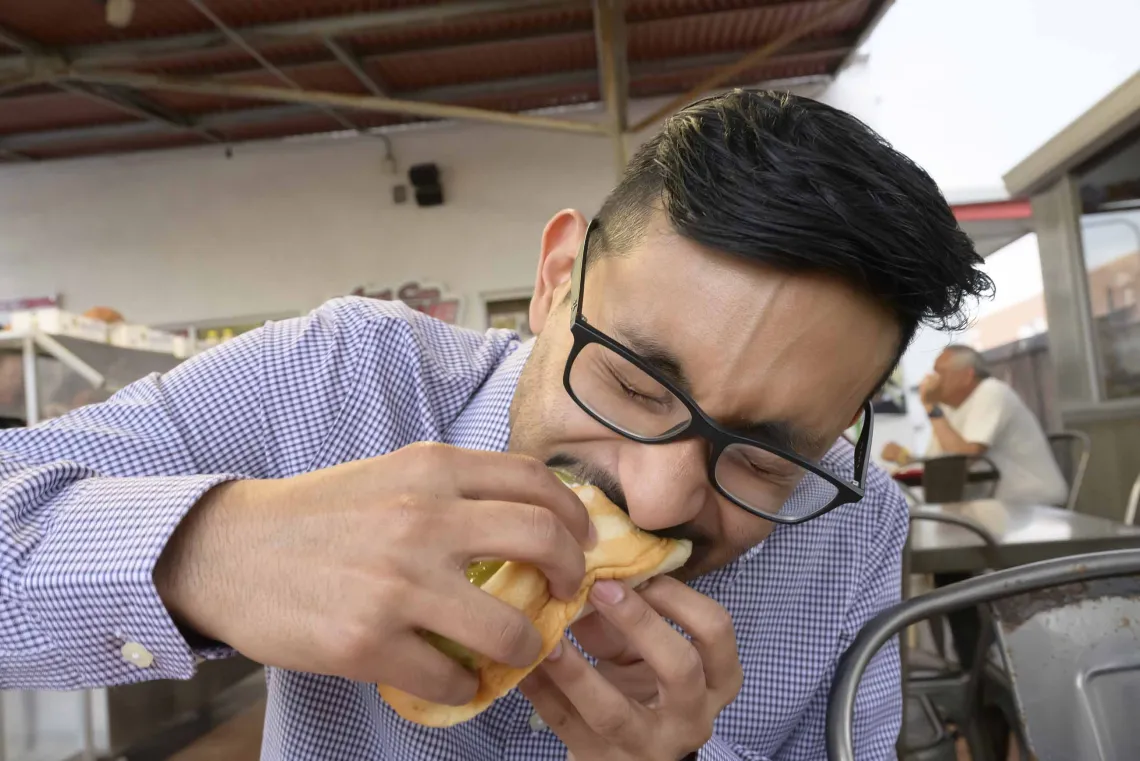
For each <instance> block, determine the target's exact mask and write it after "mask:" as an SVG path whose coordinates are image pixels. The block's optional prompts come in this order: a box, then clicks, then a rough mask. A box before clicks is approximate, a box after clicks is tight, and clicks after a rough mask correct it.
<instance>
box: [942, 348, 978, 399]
mask: <svg viewBox="0 0 1140 761" xmlns="http://www.w3.org/2000/svg"><path fill="white" fill-rule="evenodd" d="M934 372H935V373H936V374H937V375H938V377H939V378H940V379H941V381H942V383H941V388H940V390H939V395H940V397H941V398H942V401H944V402H945V403H946V404H949V405H950V406H952V407H959V406H961V404H962V402H964V401H966V399H967V398H968V397H969V396H970V393H971V392H972V391H973V390H974V385H975V383H974V378H975V376H974V368H972V367H970V365H969V363H968V362H965V361H963V357H962V356H960V355H958V354H955V353H954V352H952V351H944V352H942V353H941V354H939V355H938V359H936V360H934Z"/></svg>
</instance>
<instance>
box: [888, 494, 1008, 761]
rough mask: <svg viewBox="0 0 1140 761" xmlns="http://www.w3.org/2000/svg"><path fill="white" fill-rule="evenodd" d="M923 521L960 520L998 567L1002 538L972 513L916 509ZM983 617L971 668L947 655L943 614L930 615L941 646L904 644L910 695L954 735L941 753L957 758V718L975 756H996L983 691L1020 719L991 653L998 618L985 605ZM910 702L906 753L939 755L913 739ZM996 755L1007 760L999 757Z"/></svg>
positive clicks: (980, 760) (983, 759)
mask: <svg viewBox="0 0 1140 761" xmlns="http://www.w3.org/2000/svg"><path fill="white" fill-rule="evenodd" d="M922 521H928V522H933V523H945V524H949V525H953V526H958V527H960V528H963V529H965V530H967V531H969V532H970V533H972V534H974V535H975V536H977V537H978V538H979V539H981V540H982V544H983V552H984V555H985V558H986V567H987V569H992V568H996V567H997V565H998V563H997V559H996V558H997V545H998V542H997V539H996V538H995V537H994V536H993V534H991V533H990V532H989V530H987V529H986V528H985V527H984V526H982V525H981V524H979V523H976V522H974V521H972V520H970V519H969V518H964V517H961V516H957V515H950V514H947V513H942V512H938V511H933V510H913V511H911V514H910V522H911V525H912V526H913V525H914V524H915V523H918V522H922ZM908 546H909V545H908ZM979 617H980V619H981V620H980V622H979V623H980V626H979V628H978V640H977V642H976V643H975V645H974V653H975V657H974V662H973V664H972V666H971V667H970V669H968V670H966V669H963V668H962V667H961V666H960V665H959V664H957V663H954V662H951V661H950V660H949V658H947V657H946V653H945V648H944V646H943V645H942V637H941V636H939V635H940V634H941V633H942V632H943V631H945V628H946V623H945V619H944V617H943V616H934V617H932V618H931V619H928V623H929V624H930V627H931V631H932V633H935V642H936V646H937V651H936V652H931V651H926V650H910V649H909V648H906V647H904V648H903V654H904V658H905V660H906V665H907V668H906V671H905V673H906V683H905V693H906V697H907V699H908V700H913V701H915V702H916V703H917V704H918V705H919V707H920V708H921V710H922V712H923V715H924V716H925V717H926V719H927V720H928V721H929V720H930V718H931V717H936V718H937V721H938V724H939V729H941V730H943V731H944V735H946V736H950V740H951V742H950V744H949V748H950V755H946V756H938V757H940V758H941V757H945V758H948V759H956V758H957V755H956V753H954V748H953V744H952V742H953V737H952V733H949V732H945V730H946V725H948V724H953V725H955V726H956V727H958V729H959V730H960V731H961V732H962V735H963V736H964V737H965V739H966V744H967V745H968V746H969V748H970V754H971V757H972V758H973V759H974V761H987V759H991V757H992V754H991V753H990V744H989V740H988V738H987V736H986V733H985V731H984V730H983V728H982V726H981V723H980V715H981V714H980V710H979V709H981V707H982V702H983V701H982V699H983V697H986V698H987V699H988V702H989V704H990V705H993V706H994V707H995V708H997V709H998V710H1000V711H1001V712H1002V713H1003V714H1005V718H1006V722H1007V723H1008V724H1009V725H1010V726H1016V725H1017V716H1016V713H1015V708H1014V705H1013V700H1012V693H1011V691H1010V689H1009V682H1008V680H1007V679H1005V678H1004V677H1003V676H1002V675H1001V669H1000V668H998V667H996V666H994V664H992V663H991V662H990V661H989V659H988V658H987V657H986V654H987V653H988V651H989V649H990V646H991V645H992V644H993V642H994V636H995V635H994V629H993V620H992V618H991V617H990V616H989V611H988V610H986V609H985V608H982V609H979ZM910 706H911V704H910V703H908V708H907V728H906V731H907V733H908V734H907V735H906V736H905V738H906V739H905V742H904V746H903V748H902V751H903V754H904V758H906V759H922V760H925V759H927V758H933V757H934V756H933V754H932V753H931V752H930V751H928V750H927V747H937V746H936V745H934V744H931V745H930V746H925V745H920V744H919V743H917V742H915V741H914V740H912V739H911V733H914V732H915V731H916V727H917V726H918V724H917V722H916V721H914V720H912V718H911V714H912V712H913V709H912V708H911V707H910ZM916 746H917V747H916ZM916 750H917V752H916ZM993 761H1005V760H1004V759H993Z"/></svg>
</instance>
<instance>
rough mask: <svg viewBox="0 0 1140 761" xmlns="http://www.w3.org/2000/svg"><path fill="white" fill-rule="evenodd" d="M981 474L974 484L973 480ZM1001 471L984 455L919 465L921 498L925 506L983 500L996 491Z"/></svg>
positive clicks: (935, 459)
mask: <svg viewBox="0 0 1140 761" xmlns="http://www.w3.org/2000/svg"><path fill="white" fill-rule="evenodd" d="M980 474H984V475H985V476H986V477H985V478H984V479H983V480H980V481H978V482H977V483H971V480H972V478H976V477H977V476H978V475H980ZM1000 478H1001V471H1000V470H998V467H997V466H996V465H994V463H993V461H992V460H990V458H988V457H986V456H985V455H964V454H948V455H941V456H939V457H931V458H930V459H928V460H926V461H924V462H923V464H922V496H923V500H924V501H925V502H928V503H932V504H933V503H941V502H962V501H964V500H968V499H986V498H989V497H992V496H993V495H994V492H995V491H996V490H997V485H998V480H999V479H1000Z"/></svg>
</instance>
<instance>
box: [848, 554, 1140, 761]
mask: <svg viewBox="0 0 1140 761" xmlns="http://www.w3.org/2000/svg"><path fill="white" fill-rule="evenodd" d="M1138 575H1140V549H1128V550H1116V551H1113V552H1098V553H1090V554H1087V555H1074V556H1070V557H1065V558H1058V559H1054V560H1046V561H1043V562H1040V563H1032V564H1029V565H1023V566H1018V567H1016V568H1008V569H1004V570H1000V571H995V572H993V573H990V574H986V575H984V576H978V577H975V578H973V579H969V580H967V581H963V582H961V583H959V584H954V585H951V586H948V587H943V588H942V589H939V590H936V591H934V592H931V593H930V594H926V595H922V596H920V597H915V598H913V599H911V600H907V601H906V602H903V603H901V604H899V605H896V606H895V607H893V608H891V609H889V610H886V611H884V612H882V613H880V614H879V615H878V616H876V617H875V618H874V619H872V620H871V621H870V622H868V624H867V625H866V626H864V627H863V629H862V631H860V632H859V634H858V636H857V637H856V638H855V641H854V642H853V643H852V644H851V646H850V647H849V648H848V649H847V652H846V653H844V655H843V657H842V658H841V659H840V662H839V667H838V669H837V671H836V676H835V680H834V682H833V683H832V690H831V697H830V700H829V703H828V711H827V727H826V743H827V757H828V759H829V761H856V759H855V753H854V748H853V742H852V728H853V724H854V715H853V714H854V708H855V696H856V692H857V690H858V687H859V680H860V678H861V677H862V675H863V672H864V671H865V670H866V668H867V665H868V664H869V663H870V661H871V658H872V657H873V656H874V655H875V653H876V652H877V651H878V650H879V648H881V647H882V646H883V645H884V644H886V643H887V642H888V641H889V640H890V639H891V638H892V637H894V636H895V635H897V634H898V633H899V632H901V631H903V630H904V629H905V628H906V627H907V626H910V625H911V624H915V623H918V622H919V621H923V620H926V619H928V618H930V617H931V616H937V615H941V614H945V613H948V612H950V611H953V610H959V609H961V608H965V607H973V606H978V605H984V604H987V603H993V602H996V601H999V600H1003V601H1005V602H1003V603H1000V604H998V605H997V606H995V607H996V609H997V614H998V617H999V620H1000V625H999V635H998V636H999V640H1000V643H1001V646H1002V651H1003V653H1004V655H1005V657H1006V659H1007V662H1008V663H1009V665H1010V672H1011V674H1012V683H1013V686H1014V691H1015V694H1016V697H1017V703H1018V707H1019V709H1020V713H1021V716H1023V718H1024V724H1025V729H1026V735H1027V736H1028V739H1029V742H1030V743H1031V747H1032V750H1033V752H1034V753H1035V755H1036V758H1038V759H1039V760H1040V761H1126V760H1127V761H1133V760H1134V759H1137V758H1140V733H1138V732H1136V731H1135V726H1134V725H1135V719H1133V718H1132V716H1131V714H1132V713H1133V706H1134V705H1135V696H1136V695H1137V694H1140V579H1137V578H1135V577H1137V576H1138ZM1127 577H1131V578H1127ZM1066 585H1068V586H1066Z"/></svg>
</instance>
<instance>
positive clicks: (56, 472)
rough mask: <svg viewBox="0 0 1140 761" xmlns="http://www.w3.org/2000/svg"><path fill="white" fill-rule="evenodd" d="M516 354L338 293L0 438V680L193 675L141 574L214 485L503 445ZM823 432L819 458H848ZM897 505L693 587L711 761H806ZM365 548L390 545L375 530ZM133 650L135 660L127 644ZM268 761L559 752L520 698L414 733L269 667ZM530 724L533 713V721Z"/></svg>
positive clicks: (877, 669)
mask: <svg viewBox="0 0 1140 761" xmlns="http://www.w3.org/2000/svg"><path fill="white" fill-rule="evenodd" d="M529 351H530V345H529V344H523V345H521V346H520V344H519V342H518V340H517V338H516V337H515V336H514V335H513V334H510V333H507V332H503V331H494V330H493V331H489V332H488V333H486V334H480V333H476V332H472V331H467V330H461V329H457V328H454V327H451V326H448V325H445V324H443V323H440V322H437V321H434V320H431V319H429V318H427V317H424V316H422V315H419V314H418V313H415V312H412V311H410V310H408V309H406V308H404V307H402V306H399V305H395V304H392V303H388V302H375V301H369V300H364V299H339V300H336V301H333V302H330V303H328V304H326V305H325V306H323V307H322V308H320V309H318V310H316V311H315V312H313V313H312V314H311V315H309V316H308V317H306V318H303V319H297V320H291V321H285V322H278V323H270V324H268V325H266V326H265V327H264V328H261V329H259V330H256V331H253V332H251V333H247V334H245V335H242V336H240V337H238V338H236V339H234V340H232V341H229V342H228V343H226V344H224V345H222V346H221V347H219V348H217V349H215V350H213V351H210V352H207V353H205V354H202V355H199V356H197V357H195V358H193V359H191V360H190V361H188V362H185V363H184V364H182V365H181V366H180V367H178V368H176V369H174V370H173V371H171V372H169V373H166V374H165V375H153V376H151V377H148V378H145V379H143V380H140V381H138V382H136V383H134V384H132V385H131V386H129V387H127V388H126V389H124V390H122V391H121V392H119V393H118V394H116V395H115V396H114V397H113V398H112V399H111V400H110V401H108V402H105V403H103V404H98V405H94V406H91V407H86V408H82V409H79V410H76V411H74V412H72V413H70V414H69V415H66V416H64V417H61V418H57V419H54V420H51V421H49V422H47V423H45V424H43V425H40V426H38V427H36V428H34V429H28V430H20V429H16V430H7V431H0V521H2V523H3V526H2V529H0V564H2V565H0V687H4V688H45V689H70V688H78V687H87V686H109V685H118V684H126V683H129V682H137V681H142V680H147V679H159V678H165V679H187V678H189V677H191V676H193V675H194V672H195V664H196V663H197V662H198V660H199V659H200V658H202V657H217V656H219V655H224V653H216V652H209V651H196V650H195V646H194V645H192V644H191V643H188V642H187V639H186V637H185V636H184V635H183V633H181V632H180V631H179V629H178V628H177V627H176V626H175V624H174V622H173V621H172V620H171V618H170V616H169V614H168V613H167V611H166V609H165V608H164V607H163V604H162V601H161V600H160V599H159V597H158V595H157V593H156V591H155V587H154V583H153V581H152V570H153V568H154V565H155V561H156V559H157V558H158V556H159V554H160V552H161V551H162V549H163V546H164V545H165V544H166V541H167V539H168V537H169V536H170V534H171V532H172V531H173V530H174V528H175V526H177V524H178V522H179V521H180V520H181V519H182V517H183V516H184V515H185V514H186V512H187V511H188V510H189V509H190V508H191V506H192V505H193V504H194V503H195V502H196V501H197V500H198V498H199V497H201V496H202V494H203V493H204V492H206V491H207V490H208V489H210V488H211V487H213V486H214V485H216V484H218V483H220V482H222V481H225V480H228V479H236V478H282V477H286V476H291V475H294V474H297V473H302V472H305V471H311V470H314V469H317V468H325V467H329V466H331V465H335V464H337V463H342V462H345V461H348V460H354V459H359V458H364V457H372V456H374V455H380V454H384V453H385V452H391V451H392V450H395V449H397V448H399V447H402V446H405V445H407V444H410V443H412V442H417V441H439V442H446V443H449V444H454V445H458V446H462V447H469V448H472V449H483V450H493V451H502V450H504V449H505V448H506V446H507V438H508V432H509V430H508V420H507V411H508V406H509V403H510V400H511V397H512V395H513V394H514V390H515V386H516V384H517V381H518V377H519V373H520V371H521V370H522V367H523V364H524V363H525V362H526V358H527V356H528V355H529ZM850 456H851V451H850V447H849V446H847V445H845V444H842V445H837V447H836V448H835V449H833V450H832V452H831V453H830V454H829V457H850ZM906 526H907V517H906V507H905V503H904V502H903V500H902V499H901V497H900V496H899V493H898V491H897V490H896V489H895V487H894V486H893V484H892V483H891V482H890V481H889V479H887V478H886V476H885V475H884V474H883V473H881V472H880V471H875V472H874V474H873V475H872V476H871V478H870V483H869V486H868V490H867V495H866V497H865V498H864V499H863V500H862V502H860V503H859V504H855V505H847V506H845V507H842V508H840V509H838V510H835V511H833V512H831V513H829V514H827V515H825V516H823V517H821V518H818V519H816V520H813V521H810V522H808V523H806V524H803V525H800V526H792V527H787V526H779V527H777V528H776V529H775V531H773V532H772V534H771V535H770V536H769V537H768V538H767V539H766V540H764V542H763V543H761V544H760V545H758V546H756V547H754V548H753V549H751V550H750V551H749V552H747V553H746V554H745V555H743V556H742V557H740V558H739V559H738V560H736V561H735V562H733V563H732V564H731V565H729V566H727V567H725V568H723V569H721V570H719V571H716V572H715V573H712V574H709V575H708V576H705V577H703V578H701V579H698V580H697V581H696V582H694V586H695V587H696V588H697V589H699V590H700V591H701V592H703V593H704V594H706V595H709V596H710V597H712V598H714V599H716V600H718V601H719V602H720V603H721V604H723V605H724V606H725V607H726V608H727V609H728V611H729V612H730V613H731V614H732V618H733V621H734V622H735V626H736V635H737V638H738V640H739V646H740V658H741V661H742V663H743V665H744V688H743V690H742V691H741V693H740V696H739V697H738V698H737V699H736V701H735V702H733V703H732V704H731V705H730V706H728V708H726V709H725V710H724V712H723V713H722V714H721V715H720V717H719V719H718V720H717V722H716V732H715V735H714V736H713V739H712V740H710V741H709V742H708V744H706V745H705V746H704V747H703V748H702V749H701V751H700V753H699V758H700V759H702V760H703V761H735V760H737V759H747V760H749V761H759V760H760V759H771V761H793V760H795V761H819V760H820V759H823V758H824V757H825V752H824V739H823V738H824V714H825V711H826V706H827V697H828V690H829V687H830V683H831V678H832V673H833V671H834V669H835V664H836V660H837V658H838V657H839V656H840V654H841V653H842V652H843V651H844V649H845V648H846V647H847V645H848V644H849V643H850V642H851V641H852V638H853V637H854V636H855V634H856V633H857V632H858V631H859V628H860V627H861V626H862V625H863V623H864V622H865V621H867V620H868V619H869V618H870V617H871V616H873V615H874V614H875V613H876V612H878V611H880V610H882V609H883V608H884V607H886V606H889V605H891V604H892V603H893V602H895V601H896V599H897V598H898V595H899V573H900V553H901V550H902V545H903V540H904V537H905V532H906ZM377 541H383V538H382V537H377ZM126 642H138V643H141V644H142V645H143V646H144V647H145V648H146V649H148V650H149V651H150V652H151V653H152V654H153V655H154V661H153V664H151V665H150V666H149V667H148V668H140V667H139V666H138V665H134V664H132V663H128V662H126V661H125V660H124V659H123V657H122V655H121V654H120V648H121V647H122V645H123V644H124V643H126ZM268 686H269V703H268V710H267V714H266V720H265V735H264V738H265V739H264V743H263V748H262V758H264V759H313V760H314V761H318V760H319V761H330V760H332V759H345V760H346V761H348V760H352V761H357V760H358V759H378V760H379V759H391V761H409V760H410V759H474V760H477V761H478V760H485V761H492V760H493V759H494V760H497V759H513V760H516V761H536V760H539V759H552V760H553V759H564V758H565V756H566V749H565V748H564V747H563V746H562V744H561V743H560V742H559V741H558V738H557V737H555V736H554V735H553V734H552V733H551V732H550V731H548V730H542V729H536V728H533V727H532V723H531V721H530V719H531V716H532V710H531V708H530V706H529V704H528V703H527V701H526V700H525V699H524V698H523V697H522V696H521V695H519V694H518V693H517V692H513V693H511V694H509V695H508V696H506V697H505V698H503V699H501V700H499V701H498V702H496V703H495V704H494V705H493V706H492V707H491V708H490V709H489V710H488V711H486V712H485V713H483V714H482V715H480V716H479V717H477V718H476V719H474V720H472V721H470V722H468V723H466V724H462V725H460V726H457V727H453V728H450V729H427V728H424V727H421V726H418V725H415V724H411V723H409V722H406V721H404V720H402V719H401V718H399V717H398V716H397V715H396V714H395V713H394V712H393V711H392V710H391V709H389V708H388V707H387V706H386V705H385V704H384V703H383V702H382V701H381V700H380V698H379V696H378V695H377V692H376V689H375V687H373V686H372V685H369V684H360V683H356V682H351V681H349V680H346V679H340V678H333V677H327V676H316V675H313V674H304V673H297V672H292V671H282V670H278V669H269V670H268ZM900 707H901V698H900V691H899V665H898V652H897V649H896V648H892V647H887V648H884V649H883V650H882V651H880V653H879V655H878V657H876V659H875V660H874V661H873V662H872V664H871V666H870V669H869V670H868V672H867V675H866V677H865V679H864V680H863V685H862V688H861V691H860V695H859V700H858V703H857V717H856V723H855V730H856V731H855V736H856V747H857V752H856V755H857V756H858V758H860V759H868V760H871V759H888V758H893V757H894V742H895V738H896V736H897V733H898V728H899V716H900ZM534 726H538V727H540V726H541V725H538V724H536V725H534Z"/></svg>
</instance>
